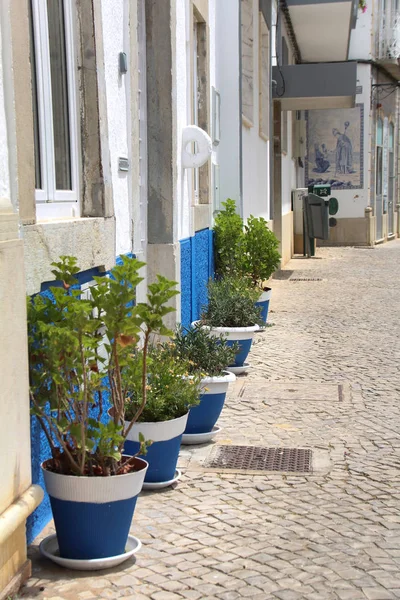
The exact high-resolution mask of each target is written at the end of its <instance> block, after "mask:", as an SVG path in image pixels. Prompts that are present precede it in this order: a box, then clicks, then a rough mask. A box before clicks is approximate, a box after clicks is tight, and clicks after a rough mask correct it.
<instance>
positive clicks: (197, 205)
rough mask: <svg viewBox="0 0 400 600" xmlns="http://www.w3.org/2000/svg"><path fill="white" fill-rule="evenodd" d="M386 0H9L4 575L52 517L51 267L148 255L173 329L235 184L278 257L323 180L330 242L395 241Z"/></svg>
mask: <svg viewBox="0 0 400 600" xmlns="http://www.w3.org/2000/svg"><path fill="white" fill-rule="evenodd" d="M371 2H372V4H371V6H368V7H367V10H366V12H365V13H361V12H360V11H359V10H358V3H357V2H356V1H355V0H343V1H341V2H335V1H334V0H328V1H323V2H322V1H320V2H317V1H315V0H286V1H283V0H162V1H161V0H87V1H86V0H85V1H83V0H63V1H62V2H57V3H51V2H49V3H45V2H42V0H29V1H28V0H4V1H2V2H1V11H0V33H1V45H0V51H1V57H0V66H1V70H0V123H1V124H2V126H1V127H0V136H1V148H2V151H1V153H0V188H1V193H0V257H1V258H2V260H1V261H0V268H1V281H2V284H1V285H2V288H1V293H0V306H1V313H0V319H1V320H2V322H1V324H2V327H1V331H2V335H3V336H4V338H3V340H2V342H3V343H2V344H1V350H0V351H1V352H2V362H1V375H2V381H4V382H5V385H4V386H3V389H2V392H1V400H0V417H1V419H0V423H1V427H2V428H3V429H4V430H3V429H2V436H1V444H2V445H3V446H2V448H3V450H4V452H3V453H2V455H3V456H4V455H5V453H6V451H7V452H8V454H7V456H8V455H9V456H13V457H14V458H13V459H12V460H10V461H9V463H8V464H7V465H5V467H4V469H3V471H4V482H5V484H4V486H3V491H2V495H1V494H0V541H3V547H2V552H3V553H2V555H1V559H0V589H1V588H4V589H7V588H6V586H11V587H12V586H13V585H16V584H17V583H18V582H20V581H21V579H23V578H24V577H26V576H27V574H28V573H29V564H28V563H27V561H26V538H25V521H26V519H27V518H28V528H27V531H28V538H27V539H28V542H30V541H31V540H32V539H33V538H34V537H35V536H36V535H37V534H38V533H39V532H40V531H41V530H42V528H43V527H44V525H45V524H46V523H47V522H48V521H49V520H50V518H51V511H50V506H49V502H48V500H47V499H46V497H45V498H44V500H43V502H41V503H40V501H41V498H42V492H41V490H40V488H39V487H38V486H37V485H36V484H39V485H42V484H43V481H42V479H41V474H40V464H41V462H42V460H44V459H45V458H47V457H48V455H49V449H48V447H47V442H46V440H45V438H44V436H43V434H42V433H41V431H40V429H39V427H38V424H37V423H36V421H35V420H34V419H32V420H30V417H29V389H28V368H27V351H26V313H25V295H26V294H28V295H33V294H38V293H42V294H46V293H47V290H48V287H49V285H50V284H51V281H52V277H53V276H52V273H51V270H52V267H51V263H52V261H54V260H57V259H58V258H59V256H60V255H73V256H76V257H77V259H78V264H79V265H80V268H81V272H80V273H79V276H78V278H79V281H80V284H81V286H82V288H83V289H84V288H88V287H90V286H91V285H92V284H93V275H95V274H98V273H104V272H107V271H108V270H109V269H110V268H111V267H112V266H113V265H114V264H115V262H116V260H117V259H118V257H119V256H120V255H135V256H137V257H138V258H140V259H142V260H144V261H145V262H146V263H147V266H146V267H145V268H144V273H143V274H144V281H143V282H142V284H140V286H139V288H138V290H137V298H138V300H139V301H140V300H142V299H144V298H145V295H146V288H147V284H148V283H149V282H151V281H153V280H154V278H155V275H156V274H157V273H162V274H163V275H165V276H167V277H169V278H170V279H174V280H176V281H177V282H178V286H179V290H180V292H181V293H180V295H179V296H177V297H176V298H174V299H173V301H172V302H173V303H174V306H175V308H176V313H175V314H174V315H172V316H171V317H170V318H171V322H170V324H171V325H172V326H173V325H174V324H175V322H176V321H181V322H182V323H183V324H184V325H188V324H190V323H191V322H192V321H193V320H195V319H197V318H198V317H199V315H200V312H201V308H202V306H203V304H204V303H205V302H206V295H207V294H206V292H207V282H208V279H209V277H210V276H212V274H213V240H212V225H213V218H214V216H215V214H216V212H217V211H218V210H220V208H221V205H222V202H223V201H224V200H226V199H227V198H233V199H234V200H235V201H236V204H237V209H238V212H240V214H241V215H242V216H243V218H244V219H246V218H247V217H249V215H251V214H253V215H255V216H262V217H264V218H265V219H267V221H268V222H269V224H270V226H271V228H272V229H273V230H274V231H275V233H276V235H277V236H278V238H279V240H280V250H281V254H282V264H285V263H286V262H287V261H288V260H289V259H290V258H291V257H292V255H293V254H294V252H297V251H299V250H298V249H297V248H296V236H295V233H296V232H295V221H296V210H293V209H295V208H296V207H295V206H294V204H293V191H294V190H296V189H300V190H304V189H305V188H306V187H307V185H309V184H310V183H312V182H321V181H325V180H328V181H329V182H330V183H331V185H332V192H333V193H334V195H335V196H337V198H338V200H339V213H338V215H337V223H336V227H332V228H331V237H330V243H334V244H371V243H375V242H376V241H379V240H386V239H390V238H391V237H394V236H396V235H398V231H399V229H398V222H397V221H398V219H397V217H398V214H399V213H397V212H396V207H397V202H398V200H397V198H398V186H397V179H396V177H397V173H398V160H399V155H398V152H397V145H398V91H397V81H398V77H399V73H398V68H399V67H398V62H397V57H398V56H399V44H398V28H399V25H398V16H397V7H396V4H395V2H394V1H393V4H391V3H390V2H388V0H387V2H386V3H383V0H371ZM382 11H383V12H382ZM326 22H329V23H330V24H331V25H330V27H320V23H326ZM300 251H301V250H300ZM4 282H6V283H4ZM16 369H18V373H17V372H16ZM29 430H30V436H29ZM21 439H23V440H24V442H23V443H20V440H21ZM29 439H30V444H29ZM2 468H3V467H2ZM21 499H22V500H21ZM21 503H22V504H23V506H24V507H25V508H24V510H23V511H21V510H20V509H19V508H18V507H19V506H20V504H21ZM39 503H40V505H39V506H38V507H37V505H38V504H39ZM36 507H37V508H36ZM16 513H18V517H17V518H16V517H15V514H16ZM31 513H32V514H31ZM15 532H17V533H15ZM14 534H15V535H14ZM11 537H12V539H13V542H12V543H11V542H10V539H11ZM11 587H10V588H8V589H11Z"/></svg>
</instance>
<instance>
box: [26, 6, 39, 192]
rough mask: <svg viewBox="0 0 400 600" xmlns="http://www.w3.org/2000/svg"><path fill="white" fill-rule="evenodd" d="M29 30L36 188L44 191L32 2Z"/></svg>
mask: <svg viewBox="0 0 400 600" xmlns="http://www.w3.org/2000/svg"><path fill="white" fill-rule="evenodd" d="M29 28H30V39H29V42H30V58H31V79H32V110H33V141H34V149H35V188H36V189H37V190H40V189H42V173H41V163H40V135H39V115H38V97H37V73H36V54H35V37H34V35H35V32H34V30H33V15H32V0H31V2H29Z"/></svg>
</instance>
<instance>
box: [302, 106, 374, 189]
mask: <svg viewBox="0 0 400 600" xmlns="http://www.w3.org/2000/svg"><path fill="white" fill-rule="evenodd" d="M306 121H307V159H306V164H305V171H306V185H307V186H308V185H312V184H316V183H319V184H322V183H330V184H331V186H332V188H334V189H337V190H347V189H360V188H362V187H363V179H364V154H363V147H364V107H363V104H357V105H356V106H355V107H354V108H338V109H330V110H310V111H306Z"/></svg>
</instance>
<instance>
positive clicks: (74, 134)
mask: <svg viewBox="0 0 400 600" xmlns="http://www.w3.org/2000/svg"><path fill="white" fill-rule="evenodd" d="M63 6H64V25H65V47H66V60H67V80H68V117H69V136H70V140H69V142H70V153H71V156H70V162H71V187H72V189H71V190H57V189H56V172H55V154H54V135H53V107H52V91H51V70H50V50H49V31H48V19H47V3H46V2H44V1H43V0H32V19H33V31H34V44H35V59H36V63H35V67H36V78H37V82H36V83H37V104H38V124H39V142H40V173H41V184H42V187H41V189H36V190H35V198H36V216H37V219H38V220H41V219H51V218H60V217H61V218H65V217H78V216H79V213H80V211H79V200H78V199H79V191H78V187H79V162H78V157H79V146H78V108H77V88H76V78H75V69H76V60H75V52H74V48H75V45H74V31H73V29H74V28H73V23H74V18H73V2H72V0H64V2H63Z"/></svg>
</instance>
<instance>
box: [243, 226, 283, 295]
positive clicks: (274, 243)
mask: <svg viewBox="0 0 400 600" xmlns="http://www.w3.org/2000/svg"><path fill="white" fill-rule="evenodd" d="M244 230H245V234H244V243H243V247H244V254H243V259H242V262H241V269H242V272H243V274H246V275H248V276H250V277H251V280H252V282H253V284H254V285H255V286H259V287H261V288H262V283H263V281H267V280H268V279H269V278H270V277H271V275H272V273H273V272H274V271H276V269H277V268H278V267H279V264H280V259H281V256H280V254H279V252H278V246H279V240H278V238H277V237H276V235H275V234H274V233H273V232H272V231H271V230H270V229H269V228H268V223H267V221H266V220H265V219H264V218H263V217H258V218H256V217H253V215H250V217H249V218H248V219H247V223H246V225H245V226H244Z"/></svg>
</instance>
